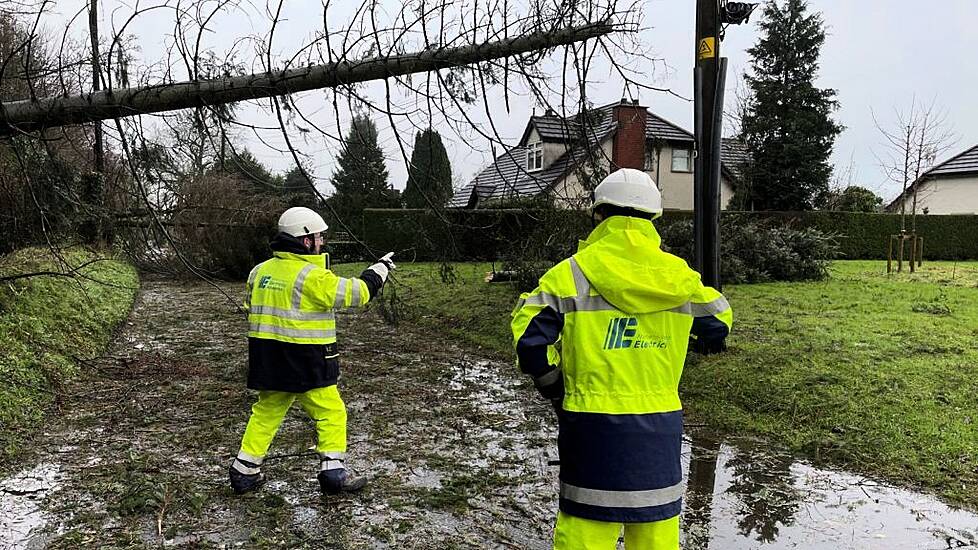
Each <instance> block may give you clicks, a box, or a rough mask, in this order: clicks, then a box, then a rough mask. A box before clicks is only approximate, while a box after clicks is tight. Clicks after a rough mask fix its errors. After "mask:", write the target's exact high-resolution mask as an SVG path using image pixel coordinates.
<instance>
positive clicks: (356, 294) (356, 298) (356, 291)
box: [350, 279, 360, 307]
mask: <svg viewBox="0 0 978 550" xmlns="http://www.w3.org/2000/svg"><path fill="white" fill-rule="evenodd" d="M350 284H351V285H353V286H352V287H351V288H350V290H351V291H352V292H351V296H353V299H352V300H350V305H352V306H353V307H360V279H350Z"/></svg>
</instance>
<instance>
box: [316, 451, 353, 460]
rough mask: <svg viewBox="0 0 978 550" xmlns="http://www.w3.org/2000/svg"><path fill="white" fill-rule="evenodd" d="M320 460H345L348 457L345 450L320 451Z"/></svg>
mask: <svg viewBox="0 0 978 550" xmlns="http://www.w3.org/2000/svg"><path fill="white" fill-rule="evenodd" d="M319 458H320V460H343V459H344V458H346V452H345V451H319Z"/></svg>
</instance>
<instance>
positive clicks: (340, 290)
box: [333, 277, 349, 309]
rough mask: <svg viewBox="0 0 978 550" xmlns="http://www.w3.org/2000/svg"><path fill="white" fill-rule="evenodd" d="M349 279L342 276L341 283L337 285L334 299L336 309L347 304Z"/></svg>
mask: <svg viewBox="0 0 978 550" xmlns="http://www.w3.org/2000/svg"><path fill="white" fill-rule="evenodd" d="M348 280H349V279H344V278H342V277H340V283H339V285H337V287H336V299H335V300H333V308H334V309H339V308H341V307H343V306H345V305H346V282H347V281H348Z"/></svg>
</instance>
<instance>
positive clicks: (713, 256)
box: [693, 0, 726, 290]
mask: <svg viewBox="0 0 978 550" xmlns="http://www.w3.org/2000/svg"><path fill="white" fill-rule="evenodd" d="M719 59H720V3H719V0H696V66H695V69H693V71H694V73H693V95H694V100H693V101H694V102H693V132H694V133H695V134H696V136H695V137H696V162H695V164H694V167H693V236H694V239H695V241H694V242H695V255H696V260H695V261H696V269H698V270H699V272H700V275H701V276H702V277H703V284H705V285H708V286H712V287H714V288H716V289H717V290H720V177H719V176H720V158H719V157H720V155H719V147H718V146H717V147H714V143H715V142H716V143H719V141H720V136H719V134H718V133H716V132H715V126H716V124H715V122H716V121H717V120H720V119H722V116H723V104H722V103H721V104H720V105H719V106H718V105H717V94H718V92H719V95H720V99H721V100H722V98H723V80H722V79H721V78H720V76H721V75H720V70H719V69H720V62H719ZM724 61H726V60H724Z"/></svg>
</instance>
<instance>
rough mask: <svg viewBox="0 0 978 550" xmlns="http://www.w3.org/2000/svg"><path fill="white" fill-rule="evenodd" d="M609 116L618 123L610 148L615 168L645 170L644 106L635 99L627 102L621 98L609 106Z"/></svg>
mask: <svg viewBox="0 0 978 550" xmlns="http://www.w3.org/2000/svg"><path fill="white" fill-rule="evenodd" d="M611 116H612V117H613V119H614V121H615V122H616V123H617V124H618V131H617V132H615V137H614V144H613V146H612V149H611V162H612V164H614V165H615V167H616V168H615V169H617V168H635V169H636V170H645V117H646V110H645V107H642V106H641V105H639V104H638V100H637V99H635V100H632V101H631V102H629V101H628V100H627V99H625V98H622V100H621V103H619V104H618V105H615V106H614V107H612V108H611Z"/></svg>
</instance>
